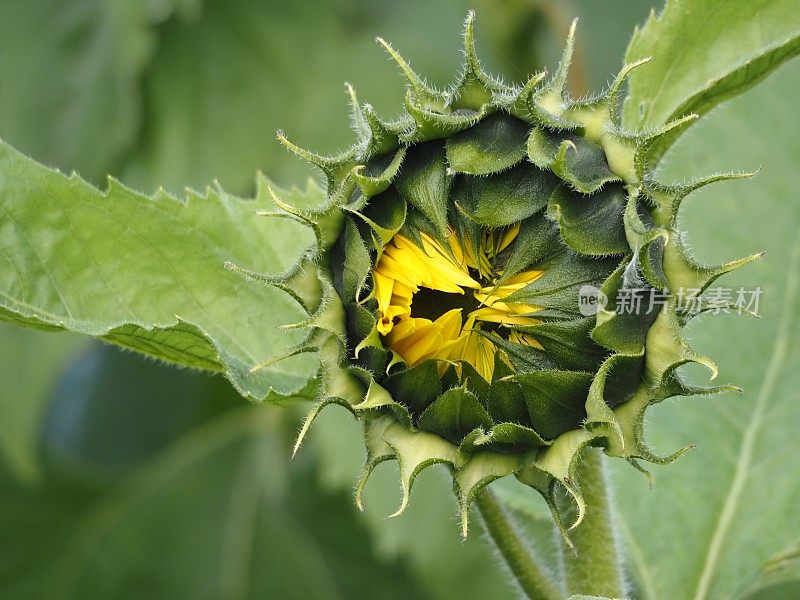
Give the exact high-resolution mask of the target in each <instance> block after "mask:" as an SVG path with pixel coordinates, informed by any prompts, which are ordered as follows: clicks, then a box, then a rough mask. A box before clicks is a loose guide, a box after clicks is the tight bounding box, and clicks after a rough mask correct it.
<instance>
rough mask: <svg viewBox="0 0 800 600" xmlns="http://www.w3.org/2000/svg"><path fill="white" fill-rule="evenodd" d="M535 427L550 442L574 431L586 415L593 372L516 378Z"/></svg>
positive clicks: (529, 375)
mask: <svg viewBox="0 0 800 600" xmlns="http://www.w3.org/2000/svg"><path fill="white" fill-rule="evenodd" d="M514 381H516V382H518V383H519V384H520V385H521V386H522V392H523V396H524V398H525V402H526V404H527V405H528V414H529V416H530V420H531V423H532V424H533V428H534V429H535V430H536V431H537V432H539V433H540V434H541V435H542V436H543V437H545V438H547V439H550V440H552V439H554V438H556V437H557V436H558V435H560V434H562V433H564V432H565V431H568V430H569V429H575V428H576V427H577V426H578V425H579V424H580V422H581V421H582V420H583V418H584V417H585V416H586V413H585V411H584V404H586V396H587V394H588V393H589V386H590V385H591V383H592V374H591V373H581V372H577V371H534V372H532V373H525V374H524V375H517V376H516V377H514Z"/></svg>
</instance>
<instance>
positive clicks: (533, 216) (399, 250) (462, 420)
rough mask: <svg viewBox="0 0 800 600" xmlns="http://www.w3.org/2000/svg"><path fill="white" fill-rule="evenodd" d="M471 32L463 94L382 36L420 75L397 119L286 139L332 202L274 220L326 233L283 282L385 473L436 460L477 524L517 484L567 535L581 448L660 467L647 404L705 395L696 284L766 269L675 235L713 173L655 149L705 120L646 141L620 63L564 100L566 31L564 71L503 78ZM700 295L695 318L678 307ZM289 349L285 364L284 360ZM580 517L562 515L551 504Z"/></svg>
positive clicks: (327, 376) (371, 463) (329, 379)
mask: <svg viewBox="0 0 800 600" xmlns="http://www.w3.org/2000/svg"><path fill="white" fill-rule="evenodd" d="M472 25H473V18H472V14H470V16H469V17H468V18H467V22H466V27H465V35H464V41H465V48H464V56H465V62H464V66H463V70H462V72H461V74H460V75H459V77H458V78H457V82H456V83H455V85H453V87H452V88H451V89H450V90H448V91H446V92H441V91H437V90H435V89H433V88H431V87H430V86H429V85H427V84H426V83H425V82H424V81H423V79H421V78H420V77H419V76H418V75H417V74H416V73H415V72H414V71H413V70H412V69H411V67H410V66H409V65H408V63H406V62H405V61H404V60H403V58H401V56H400V55H399V54H398V53H397V52H396V51H395V50H394V49H393V48H392V47H391V46H390V45H389V44H387V43H385V42H383V41H382V40H379V41H380V42H381V44H383V46H384V47H385V48H386V50H387V51H388V53H389V54H390V56H391V57H392V58H393V59H394V60H395V61H396V62H397V64H398V65H399V67H400V70H401V71H402V73H403V74H404V75H405V78H406V79H407V86H406V93H405V100H404V106H405V115H404V116H403V117H402V118H401V119H399V120H396V121H392V122H387V121H384V120H382V119H380V118H379V117H377V116H376V114H375V113H374V111H373V109H372V108H371V107H370V106H369V105H367V104H364V105H359V103H358V101H357V100H356V97H355V94H354V93H353V92H352V90H350V96H351V100H352V110H353V123H354V126H355V129H356V132H357V134H358V141H357V142H356V143H355V145H354V146H353V147H352V148H351V149H349V150H348V151H347V152H345V153H344V154H342V155H340V156H336V157H321V156H318V155H316V154H314V153H311V152H308V151H306V150H303V149H301V148H299V147H297V146H296V145H294V144H293V143H291V142H289V141H288V140H287V139H286V138H285V137H284V135H283V134H282V133H279V135H278V137H279V139H280V141H281V142H283V143H284V144H285V145H286V146H287V147H288V148H290V149H291V150H293V151H294V152H296V153H297V154H298V155H300V156H301V157H303V158H305V159H307V160H309V161H311V162H312V163H314V164H315V165H317V166H318V167H319V168H320V169H322V171H323V172H324V174H325V176H326V178H327V201H326V203H325V204H324V205H323V206H322V207H321V208H319V209H316V210H313V211H308V210H300V209H296V208H293V207H291V206H289V205H288V204H286V203H285V202H284V201H283V200H282V199H280V198H277V197H276V198H275V200H276V203H277V204H278V206H279V207H280V209H281V211H283V212H284V214H286V215H291V216H292V217H294V218H296V219H298V220H300V221H302V222H303V223H305V224H307V225H308V226H309V227H310V228H312V229H313V231H314V233H315V240H316V241H315V243H314V245H313V247H311V248H310V249H309V251H308V252H307V253H306V255H305V256H304V257H303V259H302V260H301V261H300V262H299V263H298V264H297V266H296V267H295V268H294V269H292V270H291V271H290V272H289V273H288V274H287V275H286V276H285V277H281V278H278V279H273V280H272V282H273V283H275V284H276V285H278V286H279V287H281V288H282V289H284V290H286V291H287V292H288V293H290V294H291V295H292V296H293V297H294V298H295V299H296V300H297V301H298V302H299V303H300V304H301V305H302V307H303V308H304V309H305V311H306V312H307V313H308V319H307V320H306V321H304V322H303V323H300V324H297V326H300V327H305V328H307V330H308V332H309V333H308V338H307V339H306V341H305V342H304V343H303V344H301V345H299V346H298V347H297V348H295V349H293V350H292V352H291V353H299V352H316V353H318V356H319V360H320V364H321V367H320V370H319V374H318V377H319V390H320V391H319V399H318V402H317V404H316V406H315V407H314V408H313V410H312V411H311V413H310V414H309V416H308V418H307V420H306V422H305V424H304V426H303V429H302V431H301V434H300V437H299V439H298V446H299V444H300V441H302V439H303V436H305V434H306V432H307V431H308V428H309V426H310V425H311V423H312V422H313V420H314V419H315V418H316V417H317V416H318V415H319V414H320V411H322V409H323V408H325V407H327V406H330V405H332V404H337V405H341V406H343V407H344V408H346V409H347V410H349V411H350V412H352V413H353V414H354V415H355V416H356V417H357V418H359V419H360V420H361V421H362V422H363V426H364V441H365V444H366V451H367V460H366V465H365V467H364V471H363V475H362V477H361V478H360V480H359V481H358V483H357V486H356V502H357V503H358V504H359V506H361V493H362V490H363V489H364V485H365V483H366V481H367V479H368V478H369V476H370V473H371V471H372V470H373V468H374V467H375V466H376V465H377V464H379V463H380V462H382V461H385V460H390V459H394V460H397V461H398V463H399V471H400V478H401V485H402V490H403V498H402V502H401V505H400V507H399V509H398V514H399V513H401V512H402V511H403V510H404V509H405V507H406V505H407V504H408V502H409V497H410V494H411V488H412V485H413V482H414V479H415V477H416V476H417V475H418V474H419V473H420V471H422V470H423V469H424V468H426V467H427V466H429V465H432V464H437V463H441V464H444V465H447V467H449V469H450V471H451V473H452V476H453V481H454V484H455V485H454V489H455V490H456V495H457V499H458V503H459V506H460V514H461V522H462V527H463V532H464V534H466V531H467V525H468V522H467V515H468V510H469V506H470V504H471V502H472V501H473V499H474V497H475V495H476V493H477V492H478V491H480V490H481V489H482V488H483V487H484V486H486V485H488V484H489V483H490V482H492V481H494V480H496V479H498V478H501V477H506V476H514V477H516V478H517V479H518V480H519V481H520V482H521V483H522V484H525V485H527V486H530V487H531V488H533V489H535V490H536V491H538V492H539V493H541V495H542V496H543V497H544V498H545V500H546V501H547V503H548V505H549V506H550V507H551V509H552V510H553V515H554V518H555V521H556V523H557V525H558V526H559V527H560V528H561V529H562V531H565V530H566V529H567V528H568V527H569V526H574V525H576V524H577V523H579V522H580V520H581V519H582V517H583V514H584V511H585V505H584V501H583V498H582V495H581V491H580V482H579V481H578V480H577V479H576V476H575V472H576V466H577V465H578V464H579V461H580V460H581V454H582V451H583V450H584V449H586V448H587V447H588V446H594V447H600V448H602V449H603V450H604V452H605V454H607V455H608V456H612V457H619V458H623V459H626V460H628V461H630V462H631V463H632V464H633V465H635V466H638V467H639V468H640V469H641V468H642V467H641V465H640V463H641V461H648V462H653V463H666V462H670V461H672V460H674V459H675V458H676V457H677V456H679V455H680V454H681V453H682V451H683V450H679V451H677V452H676V453H675V454H673V455H671V456H663V457H662V456H657V455H655V454H654V453H653V452H651V450H649V449H648V446H647V445H646V444H645V442H644V440H643V419H644V417H645V412H646V410H647V408H648V407H649V406H650V405H652V404H654V403H657V402H660V401H662V400H664V399H665V398H668V397H671V396H679V395H687V394H712V393H717V392H720V391H722V390H728V389H735V388H732V387H731V386H719V387H708V388H697V387H694V386H690V385H688V384H687V383H685V382H684V380H683V379H682V377H681V376H680V374H679V373H678V371H677V369H678V367H679V366H681V365H683V364H685V363H689V362H695V363H699V364H701V365H704V366H705V367H707V368H708V370H709V371H710V378H711V379H714V377H715V376H716V367H715V365H714V363H713V362H712V361H711V360H710V359H709V358H707V357H705V356H702V355H700V354H699V353H698V352H696V351H695V350H693V349H692V348H691V347H690V346H689V344H688V343H687V341H686V339H685V337H684V335H683V334H682V328H683V326H684V325H685V324H686V323H687V321H688V320H689V319H690V318H691V317H692V316H693V315H694V314H697V313H699V312H702V311H703V306H704V300H703V299H704V296H703V291H704V290H706V289H707V288H708V287H709V285H710V284H711V283H712V282H713V281H714V280H715V279H716V278H717V277H719V276H720V275H722V274H724V273H726V272H728V271H731V270H733V269H736V268H738V267H740V266H742V265H744V264H745V263H747V262H749V261H751V260H753V259H754V258H757V256H758V255H755V256H751V257H748V258H745V259H741V260H738V261H734V262H730V263H727V264H724V265H719V266H705V265H701V264H698V263H697V262H696V261H695V260H694V259H692V258H691V256H690V255H689V253H688V251H687V249H686V248H685V247H684V245H683V244H682V239H681V234H680V232H679V230H678V224H677V221H676V217H677V213H678V208H679V206H680V203H681V200H682V199H683V198H684V197H686V196H687V195H688V194H689V193H691V192H692V191H693V190H695V189H697V188H698V187H700V186H702V185H705V184H706V183H710V182H712V181H716V180H719V179H722V178H733V177H737V176H741V175H729V176H715V177H710V178H707V179H703V180H698V181H695V182H693V183H691V184H685V185H681V186H668V185H663V184H661V183H658V182H656V181H655V180H654V179H653V175H652V173H651V172H650V171H649V168H648V166H649V162H650V157H651V152H653V149H654V148H658V147H659V144H660V143H661V142H662V141H663V140H664V139H665V138H667V137H668V136H672V135H674V134H675V132H676V130H677V129H678V128H681V127H683V126H684V125H685V124H686V123H688V122H689V121H690V120H691V118H692V117H688V118H685V119H681V120H679V121H676V122H672V123H668V124H667V125H665V126H664V127H663V128H661V129H659V130H655V131H647V132H630V131H625V130H624V129H623V128H622V125H621V121H620V117H619V114H620V102H621V93H622V88H623V84H624V82H625V78H626V76H627V75H628V73H630V71H631V70H632V69H634V68H636V67H638V66H639V65H641V64H642V63H643V62H646V61H641V62H640V63H635V64H629V65H626V66H625V67H624V68H623V69H622V71H621V72H620V73H619V75H617V77H616V78H615V79H614V80H613V82H612V83H611V84H610V86H609V87H608V89H607V90H606V91H605V92H603V93H602V94H600V95H597V96H593V97H591V98H587V99H583V100H577V101H575V100H572V99H570V97H569V95H568V93H567V90H566V83H567V72H568V69H569V66H570V60H571V56H572V52H573V36H574V29H575V26H574V24H573V27H572V29H571V31H570V33H569V37H568V39H567V43H566V49H565V51H564V55H563V58H562V60H561V63H560V65H559V66H558V68H557V70H556V71H555V72H554V74H553V75H552V76H550V77H548V76H547V74H546V73H541V74H537V75H535V76H534V77H532V78H531V79H530V80H529V81H527V82H526V83H524V84H523V85H519V86H509V85H506V84H504V83H502V82H501V81H499V80H498V79H497V78H495V77H493V76H491V75H488V74H486V73H485V72H484V71H483V70H482V68H481V66H480V63H479V61H478V58H477V56H476V53H475V48H474V43H473V28H472ZM685 290H691V295H692V298H693V300H694V303H693V306H694V307H700V308H699V309H698V310H692V311H689V310H687V309H686V307H685V303H681V302H679V296H681V295H684V294H685V293H686V292H685ZM291 353H290V354H291ZM564 491H566V492H567V494H568V497H571V498H572V500H573V501H574V504H575V506H576V509H577V510H576V511H575V514H577V518H576V519H574V520H573V521H572V522H570V523H565V522H563V521H564V520H563V519H562V518H561V515H560V514H559V511H558V509H557V504H556V501H555V499H556V494H559V493H563V492H564Z"/></svg>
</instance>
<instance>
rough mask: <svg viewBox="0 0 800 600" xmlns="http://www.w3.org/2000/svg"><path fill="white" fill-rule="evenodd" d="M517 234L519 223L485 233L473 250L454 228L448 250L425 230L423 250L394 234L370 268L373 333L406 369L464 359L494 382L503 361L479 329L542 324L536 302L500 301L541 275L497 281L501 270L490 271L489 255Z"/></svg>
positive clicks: (517, 336)
mask: <svg viewBox="0 0 800 600" xmlns="http://www.w3.org/2000/svg"><path fill="white" fill-rule="evenodd" d="M518 233H519V226H514V227H510V228H508V229H505V230H503V231H499V232H494V231H488V232H485V233H483V234H482V236H481V239H480V243H479V244H478V246H477V255H476V248H475V246H474V245H473V244H472V243H471V242H470V241H469V240H464V243H463V244H462V243H461V242H460V241H459V240H458V239H457V238H456V236H455V234H454V232H453V231H450V232H449V235H448V239H447V242H448V246H449V248H445V247H443V246H442V245H441V244H440V243H439V242H438V241H436V240H434V239H433V238H432V237H430V236H428V235H427V234H425V233H421V234H420V242H421V247H420V246H419V245H417V244H416V243H415V242H413V241H412V240H410V239H408V238H407V237H404V236H402V235H396V236H395V237H394V238H393V239H392V240H391V242H390V243H389V244H387V246H386V248H385V249H384V251H383V254H382V255H381V258H380V260H379V261H378V264H377V265H376V267H375V269H374V271H373V283H374V290H373V297H374V298H375V300H376V301H377V303H378V312H379V315H378V332H379V333H380V334H381V335H383V336H384V341H385V343H386V345H387V346H388V347H389V348H390V349H392V350H393V351H395V352H396V353H397V354H398V355H400V357H401V358H402V359H403V360H404V361H405V362H406V363H407V364H408V365H409V366H414V365H415V364H418V363H419V362H421V361H423V360H428V359H437V360H441V361H447V362H453V361H466V362H468V363H470V364H471V365H472V366H473V367H474V368H475V370H476V371H477V372H478V373H480V375H481V376H482V377H483V378H484V379H486V380H487V381H491V379H492V374H493V373H494V367H495V362H496V360H497V357H498V354H500V357H501V359H503V360H506V362H507V359H506V358H505V355H504V354H503V353H502V351H500V350H499V349H498V348H497V346H496V345H495V344H494V343H493V342H492V341H491V339H489V338H488V337H487V336H486V335H484V334H483V333H485V332H487V331H491V332H493V333H496V334H499V332H500V330H499V329H498V328H504V327H508V326H528V325H535V324H537V323H539V321H538V320H537V319H535V318H534V317H532V316H531V315H532V314H533V313H535V312H536V311H538V310H540V308H539V307H537V306H534V305H529V304H523V303H520V302H513V301H506V300H505V299H506V298H507V297H509V296H510V295H511V294H513V293H514V292H517V291H519V290H520V289H522V288H524V287H525V286H527V285H528V284H530V283H531V282H532V281H535V280H536V279H538V278H539V277H540V276H541V275H542V272H541V271H525V272H523V273H518V274H516V275H514V276H512V277H509V278H508V279H506V280H505V281H502V282H501V283H500V285H497V283H498V282H499V281H500V277H501V275H502V274H501V273H496V272H494V270H493V259H494V258H495V257H496V255H497V254H498V253H500V252H502V251H503V250H505V249H506V248H507V247H508V246H509V245H510V244H511V243H512V242H513V241H514V240H515V239H516V237H517V235H518ZM425 290H427V292H426V291H425ZM482 332H483V333H482ZM504 333H505V334H506V337H508V339H509V340H512V341H514V342H516V343H521V344H526V345H529V346H534V347H538V348H541V346H540V345H539V343H538V342H537V341H536V340H535V339H534V338H533V337H531V336H529V335H526V334H522V333H519V332H518V331H514V330H508V331H506V332H504ZM445 364H446V363H445Z"/></svg>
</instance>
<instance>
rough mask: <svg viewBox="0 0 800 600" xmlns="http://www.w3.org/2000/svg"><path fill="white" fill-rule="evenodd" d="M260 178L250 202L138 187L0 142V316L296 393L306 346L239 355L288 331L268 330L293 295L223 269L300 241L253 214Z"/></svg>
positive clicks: (286, 311) (293, 338) (291, 230)
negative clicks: (282, 357)
mask: <svg viewBox="0 0 800 600" xmlns="http://www.w3.org/2000/svg"><path fill="white" fill-rule="evenodd" d="M266 185H267V183H266V181H261V182H260V192H259V195H258V196H257V197H256V199H255V200H254V201H247V200H241V199H239V198H234V197H231V196H228V195H227V194H225V193H224V192H222V191H219V190H215V191H212V190H208V191H207V193H206V195H205V196H204V197H201V196H199V195H197V194H194V193H191V194H189V197H188V199H187V200H186V201H179V200H178V199H176V198H173V197H171V196H167V195H166V194H163V193H162V194H159V195H157V196H155V197H153V198H147V197H145V196H141V195H138V194H136V193H135V192H133V191H131V190H130V189H127V188H124V187H122V186H121V185H120V184H119V183H117V182H115V181H113V180H111V181H110V182H109V188H108V190H107V191H106V192H100V191H99V190H97V189H95V188H93V187H91V186H90V185H88V184H86V183H85V182H83V181H82V180H80V179H79V178H77V177H70V178H67V177H65V176H63V175H61V174H60V173H57V172H54V171H50V170H47V169H45V168H44V167H42V166H41V165H38V164H37V163H35V162H33V161H32V160H30V159H28V158H25V157H24V156H22V155H21V154H19V153H18V152H16V151H15V150H13V149H12V148H10V147H8V146H6V145H2V146H0V208H2V211H3V212H2V213H0V250H2V255H3V256H4V258H2V259H0V318H4V319H7V320H11V321H14V322H18V323H20V324H25V325H31V326H38V327H44V328H64V329H68V330H70V331H74V332H77V333H83V334H86V335H92V336H97V337H102V338H103V339H106V340H109V341H113V342H116V343H118V344H121V345H123V346H127V347H130V348H133V349H136V350H138V351H140V352H143V353H146V354H149V355H151V356H155V357H158V358H162V359H165V360H169V361H172V362H176V363H178V364H182V365H188V366H192V367H196V368H202V369H208V370H222V371H224V372H225V374H226V376H227V377H228V378H229V379H230V380H231V382H232V383H233V385H234V386H235V387H236V388H237V389H238V390H239V391H240V392H241V393H242V394H243V395H247V396H250V397H252V398H255V399H258V400H261V399H264V398H265V397H267V396H268V395H269V394H270V393H271V392H272V391H275V392H278V393H284V394H288V393H293V392H296V391H297V390H299V389H300V388H302V386H303V385H304V383H305V382H306V381H307V380H308V378H309V376H310V375H311V374H312V373H313V372H314V368H315V367H314V365H313V362H314V361H313V360H312V359H310V358H308V357H296V358H293V359H288V360H286V361H282V362H281V363H279V364H277V365H272V366H268V367H266V368H263V369H260V370H258V371H256V372H251V368H252V367H253V366H255V365H257V364H258V363H260V362H262V361H263V360H265V359H267V358H269V357H271V356H274V355H277V354H280V353H281V352H283V351H285V349H286V348H288V347H290V346H291V345H292V344H294V343H297V342H299V341H300V339H301V338H300V336H301V335H302V334H300V333H298V332H289V331H283V330H277V329H276V327H278V326H280V325H283V324H286V323H291V322H294V321H297V320H299V319H300V318H301V311H300V309H299V307H298V306H297V305H295V304H294V303H293V301H292V300H290V299H289V298H288V297H287V296H285V295H284V294H283V293H282V292H279V291H277V290H275V289H273V288H271V287H268V286H264V285H261V284H256V283H253V282H250V281H244V280H243V279H242V278H241V277H240V276H238V275H236V274H234V273H231V272H230V271H228V270H226V269H225V268H224V263H225V261H227V260H230V261H232V262H234V263H236V264H239V265H241V266H244V267H247V268H250V269H253V270H255V271H257V272H262V273H270V272H272V273H274V272H279V271H282V270H284V269H287V268H288V267H290V266H291V265H292V264H293V262H295V261H297V260H298V259H299V256H300V254H301V252H302V250H303V249H304V248H305V247H306V245H307V244H308V243H309V241H310V240H309V238H310V235H309V233H308V230H307V229H306V228H303V227H301V226H299V225H297V224H295V223H294V222H293V221H290V220H287V219H278V218H264V217H258V216H256V215H255V214H254V211H255V210H257V209H261V210H264V209H267V208H271V207H272V205H271V202H270V201H269V200H268V198H267V197H268V194H267V193H266V191H265V187H266ZM308 194H309V195H310V196H313V197H319V190H317V189H316V188H313V187H311V188H309V190H308Z"/></svg>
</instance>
